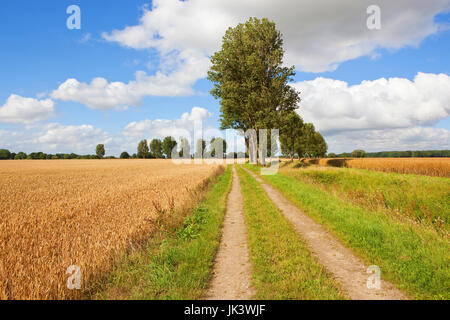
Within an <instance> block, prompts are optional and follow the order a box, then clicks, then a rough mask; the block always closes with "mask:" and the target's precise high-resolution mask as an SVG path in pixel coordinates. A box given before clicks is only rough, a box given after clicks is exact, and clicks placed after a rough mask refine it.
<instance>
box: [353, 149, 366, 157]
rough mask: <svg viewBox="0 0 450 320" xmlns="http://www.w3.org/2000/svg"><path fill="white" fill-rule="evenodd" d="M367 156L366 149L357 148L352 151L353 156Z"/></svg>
mask: <svg viewBox="0 0 450 320" xmlns="http://www.w3.org/2000/svg"><path fill="white" fill-rule="evenodd" d="M365 156H366V152H365V151H364V150H360V149H356V150H353V151H352V157H353V158H364V157H365Z"/></svg>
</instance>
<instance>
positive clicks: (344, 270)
mask: <svg viewBox="0 0 450 320" xmlns="http://www.w3.org/2000/svg"><path fill="white" fill-rule="evenodd" d="M244 169H245V170H246V171H247V172H248V173H249V174H251V175H252V176H253V177H254V178H255V179H256V180H257V181H258V182H259V183H260V185H261V187H262V188H263V189H264V191H265V192H266V194H267V195H268V196H269V198H270V199H271V200H272V202H273V203H274V204H275V205H276V206H277V207H278V208H279V209H280V210H281V212H282V213H283V214H284V216H285V217H286V218H287V219H288V220H289V221H290V222H291V223H292V225H293V226H294V228H295V230H296V231H297V232H299V233H300V234H301V236H302V237H303V238H304V239H305V241H306V243H307V246H308V248H309V250H310V251H311V252H312V253H313V254H314V255H315V256H316V257H317V259H318V261H319V262H320V263H321V264H322V265H323V266H324V267H325V268H326V269H327V271H328V272H329V273H331V274H332V275H333V277H334V278H335V280H336V281H337V282H338V283H339V284H340V286H341V289H342V290H343V291H344V292H345V293H346V294H347V296H348V297H349V298H350V299H352V300H407V299H408V297H407V296H406V295H405V294H404V293H402V292H401V291H400V290H398V289H397V288H396V287H395V286H394V285H393V284H392V283H390V282H388V281H384V280H381V285H380V288H379V289H374V288H371V289H369V288H368V285H367V281H368V279H369V277H370V276H371V274H369V273H367V268H368V266H367V265H365V264H364V262H363V261H362V260H361V259H360V258H359V257H357V256H356V255H355V254H353V252H352V251H351V250H350V249H348V248H347V247H345V246H344V245H343V244H342V243H341V242H340V241H339V240H338V239H337V238H336V237H334V235H332V234H331V233H330V232H329V231H328V230H326V229H325V228H324V227H323V226H322V225H321V224H319V223H317V222H315V221H314V220H313V219H312V218H310V217H309V216H307V215H306V214H305V213H303V212H302V211H301V210H300V209H299V208H298V207H296V206H295V205H293V204H292V203H291V202H290V201H289V200H288V199H286V198H285V197H284V196H283V195H282V194H281V192H279V191H278V190H276V189H275V188H273V187H272V186H270V185H269V184H267V183H266V182H265V181H263V180H262V179H261V178H260V177H259V176H258V175H256V174H255V173H253V172H251V171H249V170H248V169H246V168H244Z"/></svg>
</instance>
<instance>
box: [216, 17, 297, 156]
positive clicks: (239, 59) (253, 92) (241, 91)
mask: <svg viewBox="0 0 450 320" xmlns="http://www.w3.org/2000/svg"><path fill="white" fill-rule="evenodd" d="M283 54H284V51H283V39H282V36H281V33H280V32H279V31H278V30H277V29H276V27H275V23H274V22H271V21H269V20H268V19H262V20H260V19H258V18H250V19H249V20H248V21H247V22H245V23H241V24H239V25H237V26H236V27H234V28H229V29H228V30H227V31H226V33H225V36H224V37H223V41H222V48H221V49H220V51H218V52H216V53H214V55H213V56H212V58H211V63H212V66H211V69H210V70H209V72H208V79H209V80H210V81H212V83H213V84H214V88H213V89H212V90H211V94H212V95H213V96H214V97H215V98H216V99H219V100H220V111H221V115H220V122H221V129H227V128H233V129H242V130H244V131H246V130H248V129H255V130H257V132H258V129H272V128H276V127H277V125H278V122H277V121H278V119H277V115H278V113H279V112H281V111H292V110H294V109H296V108H297V107H298V102H299V101H300V97H299V93H298V92H297V91H296V90H295V89H294V88H293V87H291V86H290V85H289V84H288V83H289V82H290V81H292V80H293V76H294V75H295V73H294V67H293V66H292V67H289V68H288V67H284V66H283ZM246 145H247V150H248V147H249V142H248V138H246ZM254 156H255V155H253V157H254Z"/></svg>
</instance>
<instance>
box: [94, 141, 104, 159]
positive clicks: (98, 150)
mask: <svg viewBox="0 0 450 320" xmlns="http://www.w3.org/2000/svg"><path fill="white" fill-rule="evenodd" d="M95 153H96V154H97V157H99V158H100V159H102V158H103V157H104V156H105V146H104V145H103V144H98V145H97V147H96V148H95Z"/></svg>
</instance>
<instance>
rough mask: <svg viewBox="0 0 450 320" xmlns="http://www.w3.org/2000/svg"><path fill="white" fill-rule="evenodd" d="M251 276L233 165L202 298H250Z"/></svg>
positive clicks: (238, 191) (251, 290)
mask: <svg viewBox="0 0 450 320" xmlns="http://www.w3.org/2000/svg"><path fill="white" fill-rule="evenodd" d="M251 274H252V272H251V265H250V259H249V252H248V245H247V226H246V224H245V220H244V210H243V199H242V193H241V186H240V184H239V177H238V175H237V172H236V168H235V166H233V184H232V186H231V191H230V194H229V195H228V199H227V211H226V213H225V218H224V222H223V229H222V239H221V241H220V245H219V250H218V252H217V256H216V260H215V263H214V269H213V277H212V280H211V283H210V288H209V289H208V291H207V294H206V296H205V299H207V300H249V299H251V298H252V297H253V295H254V289H253V288H252V286H251Z"/></svg>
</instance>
